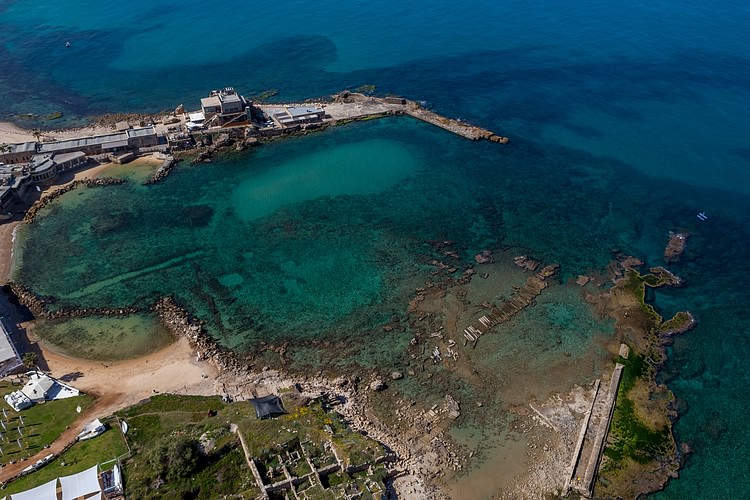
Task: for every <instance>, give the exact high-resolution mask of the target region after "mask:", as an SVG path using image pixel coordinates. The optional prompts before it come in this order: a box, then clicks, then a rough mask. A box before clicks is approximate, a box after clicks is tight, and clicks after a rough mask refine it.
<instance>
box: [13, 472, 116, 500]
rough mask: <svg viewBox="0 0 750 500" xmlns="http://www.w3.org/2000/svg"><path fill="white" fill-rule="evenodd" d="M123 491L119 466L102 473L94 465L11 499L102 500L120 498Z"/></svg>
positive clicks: (14, 494)
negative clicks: (79, 499) (102, 499)
mask: <svg viewBox="0 0 750 500" xmlns="http://www.w3.org/2000/svg"><path fill="white" fill-rule="evenodd" d="M36 465H37V464H34V465H30V466H29V472H31V471H33V470H34V469H36V468H38V467H35V466H36ZM58 483H59V486H58ZM58 490H60V493H58ZM122 491H123V490H122V475H121V474H120V468H119V467H118V466H117V465H115V466H114V468H112V469H111V470H107V471H102V472H101V473H100V472H99V466H98V465H94V466H92V467H89V468H88V469H86V470H84V471H82V472H79V473H78V474H71V475H69V476H60V477H58V478H55V479H53V480H52V481H48V482H46V483H44V484H42V485H41V486H37V487H36V488H32V489H30V490H26V491H22V492H20V493H13V494H12V495H10V497H9V498H10V500H60V499H62V500H74V499H78V498H86V499H101V498H113V497H115V496H119V495H121V494H122Z"/></svg>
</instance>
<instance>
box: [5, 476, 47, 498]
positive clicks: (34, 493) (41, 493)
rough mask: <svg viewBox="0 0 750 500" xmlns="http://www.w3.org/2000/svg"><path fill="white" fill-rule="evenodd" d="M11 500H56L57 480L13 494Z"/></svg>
mask: <svg viewBox="0 0 750 500" xmlns="http://www.w3.org/2000/svg"><path fill="white" fill-rule="evenodd" d="M10 498H11V500H57V479H53V480H52V481H50V482H48V483H44V484H43V485H41V486H37V487H36V488H32V489H30V490H26V491H22V492H21V493H13V494H12V495H11V496H10Z"/></svg>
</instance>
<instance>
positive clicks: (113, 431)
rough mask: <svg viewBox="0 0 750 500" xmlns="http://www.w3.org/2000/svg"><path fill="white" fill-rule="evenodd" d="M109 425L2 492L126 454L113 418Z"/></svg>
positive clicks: (71, 472)
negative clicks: (100, 432)
mask: <svg viewBox="0 0 750 500" xmlns="http://www.w3.org/2000/svg"><path fill="white" fill-rule="evenodd" d="M109 424H110V425H109V427H110V428H109V429H107V431H106V432H104V434H102V435H100V436H97V437H95V438H93V439H89V440H86V441H81V442H78V443H76V444H74V445H73V446H71V447H70V448H69V449H68V450H67V451H66V452H65V453H63V454H62V455H60V457H58V458H57V459H56V460H54V461H53V462H50V463H49V464H48V465H46V466H44V467H42V468H41V469H39V470H38V471H36V472H34V473H32V474H29V475H27V476H24V477H22V478H20V479H18V480H16V481H13V482H12V483H10V484H9V485H8V486H6V487H5V489H4V490H2V494H4V495H7V494H12V493H17V492H19V491H24V490H27V489H30V488H33V487H35V486H39V485H41V484H44V483H46V482H47V481H50V480H52V479H54V478H56V477H59V476H69V475H71V474H75V473H78V472H81V471H84V470H86V469H88V468H89V467H91V466H92V465H96V464H99V463H103V462H107V461H109V460H112V459H114V458H116V457H119V456H122V455H124V454H126V453H127V451H128V450H127V446H126V444H125V440H124V439H123V436H122V433H121V432H120V427H119V426H118V425H117V423H116V422H115V420H114V419H112V421H111V422H110V423H109ZM63 464H65V465H63ZM105 468H107V467H105Z"/></svg>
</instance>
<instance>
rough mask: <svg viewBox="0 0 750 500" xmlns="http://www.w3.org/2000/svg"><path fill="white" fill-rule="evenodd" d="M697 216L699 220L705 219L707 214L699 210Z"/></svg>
mask: <svg viewBox="0 0 750 500" xmlns="http://www.w3.org/2000/svg"><path fill="white" fill-rule="evenodd" d="M698 218H699V219H700V220H706V219H708V215H706V212H701V213H699V214H698Z"/></svg>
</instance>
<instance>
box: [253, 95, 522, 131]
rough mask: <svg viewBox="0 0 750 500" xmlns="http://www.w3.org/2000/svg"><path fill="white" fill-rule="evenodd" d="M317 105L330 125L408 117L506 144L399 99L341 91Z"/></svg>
mask: <svg viewBox="0 0 750 500" xmlns="http://www.w3.org/2000/svg"><path fill="white" fill-rule="evenodd" d="M321 106H322V107H323V109H324V110H325V117H324V118H323V120H324V121H325V120H331V121H332V122H334V123H339V122H342V121H346V120H352V121H353V120H364V119H372V118H376V117H381V116H389V115H408V116H411V117H412V118H415V119H417V120H420V121H423V122H425V123H429V124H430V125H434V126H436V127H440V128H442V129H443V130H447V131H448V132H451V133H453V134H456V135H458V136H459V137H463V138H465V139H469V140H472V141H479V140H489V141H492V142H497V143H500V144H507V143H508V142H509V139H508V138H507V137H504V136H501V135H497V134H495V133H494V132H492V131H491V130H487V129H484V128H482V127H478V126H475V125H471V124H469V123H466V122H464V121H461V120H456V119H453V118H446V117H444V116H442V115H439V114H437V113H435V112H433V111H429V110H427V109H425V108H424V107H423V106H422V104H420V103H418V102H416V101H412V100H409V99H405V98H403V97H372V96H366V95H364V94H359V93H355V92H342V93H340V94H337V95H335V96H333V102H332V103H326V104H322V105H321ZM261 108H262V106H261Z"/></svg>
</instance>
